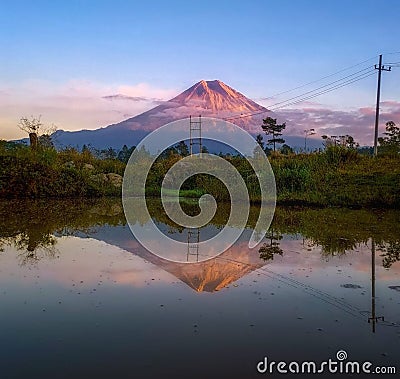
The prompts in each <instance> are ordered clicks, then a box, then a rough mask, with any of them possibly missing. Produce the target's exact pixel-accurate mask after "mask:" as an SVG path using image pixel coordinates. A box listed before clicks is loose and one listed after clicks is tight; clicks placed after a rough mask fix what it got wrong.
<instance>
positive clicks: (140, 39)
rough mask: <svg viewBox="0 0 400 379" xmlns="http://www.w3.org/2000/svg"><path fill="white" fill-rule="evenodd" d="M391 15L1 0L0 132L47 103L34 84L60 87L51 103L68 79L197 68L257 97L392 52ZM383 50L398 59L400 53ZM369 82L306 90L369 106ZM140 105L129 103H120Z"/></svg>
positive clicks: (182, 73)
mask: <svg viewBox="0 0 400 379" xmlns="http://www.w3.org/2000/svg"><path fill="white" fill-rule="evenodd" d="M399 14H400V1H398V0H384V1H380V2H379V3H377V1H376V0H375V1H369V0H359V1H357V0H354V1H317V0H314V1H312V0H308V1H306V0H298V1H295V0H292V1H289V0H282V1H240V2H238V1H201V2H200V1H196V2H190V1H153V2H136V1H115V0H114V1H54V0H53V1H34V2H33V1H18V0H13V1H8V0H2V1H1V4H0V46H1V49H2V53H1V56H2V59H1V60H0V94H1V91H2V92H3V94H4V93H7V96H8V98H7V107H5V106H3V107H0V112H1V114H0V122H1V123H2V124H3V125H5V126H4V127H2V128H1V129H2V130H0V138H8V137H10V136H11V135H14V130H13V129H11V128H12V123H13V122H14V121H15V120H14V118H15V117H17V116H16V115H17V114H18V115H23V114H25V113H26V112H29V111H30V112H35V111H36V110H37V111H46V110H48V109H46V108H45V107H43V105H42V106H36V108H35V105H34V103H35V100H37V97H38V96H40V95H41V93H40V90H39V89H38V87H42V88H43V94H44V95H43V96H45V95H46V96H47V98H49V97H50V96H51V95H52V94H54V98H58V97H59V98H60V101H59V102H58V103H55V104H53V103H52V105H51V108H57V109H59V111H60V112H61V108H62V98H63V96H67V92H68V88H72V90H73V91H75V92H79V94H80V95H79V96H81V95H82V91H83V93H86V96H88V97H91V96H95V95H94V94H95V93H96V91H98V92H99V93H100V92H101V93H104V95H109V94H110V93H107V91H116V90H121V89H123V88H125V89H126V90H127V91H128V92H129V91H130V92H129V93H134V94H135V95H139V94H140V93H141V92H140V91H142V95H143V96H153V97H160V98H164V97H168V96H170V95H171V94H174V93H178V92H180V91H182V90H184V89H186V88H187V87H189V86H191V85H192V84H193V83H195V82H196V81H198V80H200V79H220V80H222V81H224V82H225V83H227V84H228V85H230V86H231V87H233V88H235V89H237V90H239V91H240V92H242V93H244V94H245V95H246V96H248V97H251V98H253V99H255V100H256V101H259V99H260V98H261V97H267V96H270V95H273V94H275V93H278V92H280V91H283V90H286V89H289V88H293V87H295V86H297V85H300V84H303V83H306V82H308V81H311V80H314V79H318V78H320V77H322V76H325V75H327V74H330V73H332V72H335V71H338V70H340V69H342V68H344V67H348V66H350V65H352V64H356V63H358V62H361V61H364V60H366V59H368V58H372V57H374V56H377V55H378V54H379V53H383V54H385V53H388V52H399V51H400V40H399V36H400V23H399V19H398V15H399ZM389 58H390V59H389ZM384 60H386V61H396V62H397V61H400V54H391V55H384ZM370 63H371V65H372V64H373V63H375V60H371V61H370ZM399 71H400V68H397V69H395V70H394V71H393V73H390V74H385V77H384V83H383V94H382V98H383V100H391V101H392V100H399V90H398V83H399V79H400V76H399ZM85 85H87V88H88V90H87V91H86V90H85V89H84V87H85ZM375 87H376V79H375V77H372V78H368V79H365V81H362V82H359V83H357V84H356V85H354V86H351V87H346V88H345V89H343V90H339V91H334V92H332V94H329V95H325V96H324V97H322V98H317V99H316V100H318V101H321V103H323V104H324V105H326V106H329V107H334V108H336V109H339V110H343V109H347V110H348V109H350V108H352V107H353V108H357V107H362V106H371V105H373V102H374V99H375V93H374V91H375ZM32 88H34V91H32V92H34V93H35V96H34V98H33V99H31V103H30V100H29V92H30V91H31V90H32ZM311 88H312V87H311ZM85 91H86V92H85ZM102 91H103V92H102ZM25 96H26V99H25V100H24V101H23V100H22V98H24V97H25ZM288 96H290V94H289V95H288ZM13 99H15V102H14V103H13ZM259 102H261V101H259ZM261 103H262V102H261ZM262 104H263V105H268V104H267V103H265V104H264V103H262ZM149 106H150V104H140V105H138V104H136V105H135V108H132V111H131V112H128V113H127V114H130V113H135V112H136V111H137V112H140V111H142V110H144V109H145V108H146V107H149ZM140 107H142V108H143V109H141V108H140ZM89 108H90V107H89ZM69 110H70V109H69ZM92 111H93V110H92ZM124 111H125V109H124ZM79 112H81V109H79ZM99 113H100V115H99V120H98V124H97V127H99V126H103V125H104V124H106V123H107V122H109V118H107V117H105V118H103V116H104V115H103V113H104V114H105V113H106V112H105V110H103V109H101V110H100V111H99ZM51 117H53V113H51ZM109 117H111V116H109ZM118 117H119V116H117V115H116V118H118ZM53 118H54V117H53ZM111 118H112V117H111ZM83 120H84V122H82V124H79V122H78V121H77V120H73V121H68V120H67V119H66V117H65V116H63V117H61V118H60V119H59V120H56V121H60V122H61V123H62V124H63V125H64V129H79V128H85V127H88V128H93V127H95V121H96V120H95V119H89V118H87V119H86V118H85V117H83ZM49 121H51V122H53V120H49ZM14 124H15V123H14Z"/></svg>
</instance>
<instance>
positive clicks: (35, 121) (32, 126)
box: [18, 116, 43, 149]
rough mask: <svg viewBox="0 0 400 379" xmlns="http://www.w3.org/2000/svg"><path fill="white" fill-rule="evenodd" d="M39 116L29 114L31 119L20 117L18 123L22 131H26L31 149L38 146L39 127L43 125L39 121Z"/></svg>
mask: <svg viewBox="0 0 400 379" xmlns="http://www.w3.org/2000/svg"><path fill="white" fill-rule="evenodd" d="M40 118H41V116H39V117H33V116H31V119H28V117H21V119H20V120H19V123H18V127H19V128H20V129H21V130H22V131H24V132H26V133H28V135H29V143H30V145H31V148H32V149H36V148H37V146H38V134H39V129H40V128H41V127H42V126H43V124H42V123H41V121H40Z"/></svg>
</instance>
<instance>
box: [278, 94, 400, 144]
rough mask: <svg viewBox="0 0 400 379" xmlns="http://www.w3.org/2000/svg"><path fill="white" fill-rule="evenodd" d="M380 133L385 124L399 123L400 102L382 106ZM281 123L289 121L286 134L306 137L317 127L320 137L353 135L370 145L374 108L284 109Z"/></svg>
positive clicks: (386, 103)
mask: <svg viewBox="0 0 400 379" xmlns="http://www.w3.org/2000/svg"><path fill="white" fill-rule="evenodd" d="M380 109H381V111H380V125H379V131H380V133H382V132H384V129H385V123H386V122H387V121H390V120H392V121H394V122H395V123H396V124H400V102H398V101H395V100H390V101H385V102H382V103H381V107H380ZM276 115H277V116H278V117H279V118H280V119H281V120H286V122H287V131H288V132H290V133H293V134H297V135H303V130H304V129H309V128H314V129H315V130H316V132H317V135H319V136H321V135H323V134H328V135H343V134H350V135H352V136H354V137H355V139H356V140H357V141H358V142H359V143H360V144H362V145H364V144H366V145H371V144H372V140H373V130H374V123H375V108H374V107H362V108H358V109H355V110H348V111H347V110H335V109H329V108H310V107H304V108H300V109H285V110H280V111H276Z"/></svg>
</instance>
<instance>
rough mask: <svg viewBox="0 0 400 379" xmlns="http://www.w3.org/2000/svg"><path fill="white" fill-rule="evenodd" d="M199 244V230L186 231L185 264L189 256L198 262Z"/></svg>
mask: <svg viewBox="0 0 400 379" xmlns="http://www.w3.org/2000/svg"><path fill="white" fill-rule="evenodd" d="M192 237H193V238H192ZM199 243H200V229H199V228H196V229H193V230H188V238H187V256H186V261H187V262H189V259H190V257H191V256H193V257H195V259H196V262H198V261H199Z"/></svg>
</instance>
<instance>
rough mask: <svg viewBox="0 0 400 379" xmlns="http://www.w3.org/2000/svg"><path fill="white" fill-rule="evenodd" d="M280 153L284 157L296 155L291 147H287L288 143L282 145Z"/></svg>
mask: <svg viewBox="0 0 400 379" xmlns="http://www.w3.org/2000/svg"><path fill="white" fill-rule="evenodd" d="M280 151H281V153H282V154H284V155H290V154H293V153H294V151H293V149H292V148H291V147H290V146H289V145H286V143H284V144H283V145H282V147H281V148H280Z"/></svg>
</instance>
